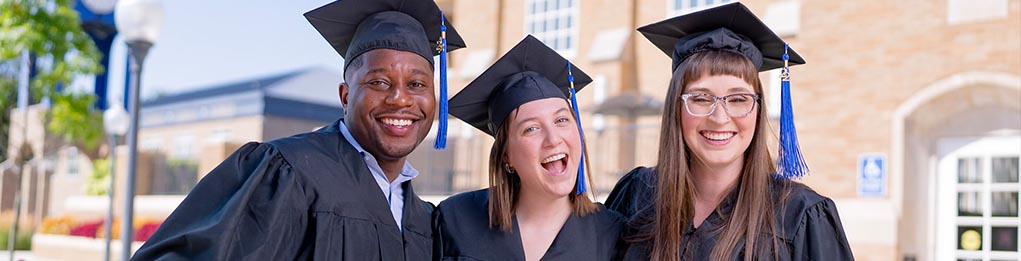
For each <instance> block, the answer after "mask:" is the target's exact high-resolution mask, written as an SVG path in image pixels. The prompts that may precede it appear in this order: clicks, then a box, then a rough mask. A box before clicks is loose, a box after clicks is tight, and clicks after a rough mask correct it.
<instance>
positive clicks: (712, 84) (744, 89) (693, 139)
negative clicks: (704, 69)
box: [679, 75, 760, 168]
mask: <svg viewBox="0 0 1021 261" xmlns="http://www.w3.org/2000/svg"><path fill="white" fill-rule="evenodd" d="M684 93H685V94H688V93H696V94H711V95H715V96H718V97H722V96H726V95H730V94H755V89H754V88H752V86H751V85H750V84H749V83H748V82H747V81H745V80H743V79H741V78H739V77H736V76H731V75H712V76H708V75H703V76H702V77H699V78H698V79H697V80H695V81H694V82H691V83H689V84H688V85H687V86H686V87H685V89H684ZM689 101H690V100H689ZM723 104H724V103H723V102H722V101H719V103H718V104H717V105H716V109H715V110H714V111H713V113H712V114H710V115H708V116H692V115H691V114H690V113H688V112H686V111H684V112H679V113H680V114H681V127H682V136H683V137H684V142H685V144H687V146H688V148H689V149H690V150H691V152H692V154H694V156H695V157H697V159H698V160H700V162H702V163H703V164H705V165H706V166H708V167H712V168H716V167H723V166H731V164H742V163H743V162H742V160H743V158H744V153H745V151H746V150H747V149H748V146H749V144H751V142H752V138H753V136H754V135H755V127H756V123H757V119H756V115H757V114H758V110H759V109H760V108H759V107H758V105H756V106H755V108H754V109H752V112H751V113H749V114H748V115H745V116H742V117H734V116H731V115H729V114H728V113H727V110H725V109H724V108H723ZM681 110H684V108H681ZM734 113H735V114H740V112H737V111H735V112H734Z"/></svg>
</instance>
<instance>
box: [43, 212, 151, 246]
mask: <svg viewBox="0 0 1021 261" xmlns="http://www.w3.org/2000/svg"><path fill="white" fill-rule="evenodd" d="M161 224H163V222H162V221H158V220H154V219H146V218H140V219H137V220H135V222H134V224H133V225H132V227H133V228H134V233H133V235H132V239H133V240H134V241H145V240H148V239H149V237H151V236H152V234H153V233H154V232H156V229H157V228H159V226H160V225H161ZM111 228H112V233H111V234H113V239H120V234H121V233H120V228H121V225H120V220H119V219H114V221H113V226H111ZM38 232H39V233H40V234H49V235H66V236H77V237H87V238H105V237H106V226H105V222H104V220H102V219H100V220H95V219H92V220H76V219H75V218H74V217H72V216H59V217H48V218H46V219H44V220H43V223H42V225H41V226H39V231H38Z"/></svg>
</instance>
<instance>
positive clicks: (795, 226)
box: [606, 167, 854, 260]
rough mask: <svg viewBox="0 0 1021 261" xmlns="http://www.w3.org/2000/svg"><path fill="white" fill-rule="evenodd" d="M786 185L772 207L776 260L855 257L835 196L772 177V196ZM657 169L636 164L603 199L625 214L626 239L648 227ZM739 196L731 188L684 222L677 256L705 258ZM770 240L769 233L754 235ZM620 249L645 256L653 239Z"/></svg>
mask: <svg viewBox="0 0 1021 261" xmlns="http://www.w3.org/2000/svg"><path fill="white" fill-rule="evenodd" d="M785 187H786V188H787V189H789V191H790V192H789V194H787V196H786V197H785V198H786V202H784V203H782V204H783V207H782V208H778V209H777V210H776V211H777V212H776V213H774V214H775V216H776V219H777V220H776V224H777V225H778V226H777V229H778V232H779V234H780V235H779V236H778V238H779V239H780V244H779V248H778V250H777V251H776V252H777V256H779V259H780V260H853V259H854V256H853V255H852V254H851V247H850V246H849V245H848V243H847V237H846V236H845V234H844V229H843V226H842V225H841V224H840V216H838V215H837V207H836V205H834V204H833V200H830V199H829V198H826V197H823V196H821V195H819V194H818V193H816V192H815V191H812V189H810V188H808V187H807V186H805V185H802V184H800V183H797V182H792V181H789V180H773V181H772V182H771V184H770V189H771V191H772V192H774V193H771V194H774V197H776V198H775V199H778V198H780V197H781V196H780V194H781V193H775V192H777V191H781V190H782V189H784V188H785ZM655 194H656V173H655V170H653V169H651V168H644V167H639V168H635V169H634V170H632V171H631V172H629V173H628V174H627V175H625V176H624V177H622V178H621V179H620V181H619V182H618V183H617V185H616V186H615V187H614V188H613V191H612V192H610V195H609V196H608V197H607V199H606V206H607V207H608V208H610V209H612V210H616V211H618V212H620V213H621V214H623V215H624V216H625V217H626V218H627V220H628V226H627V227H628V228H627V229H626V232H625V237H629V236H633V235H635V234H637V233H639V232H640V231H641V230H642V229H649V228H651V226H649V224H650V223H651V221H652V220H653V215H654V214H655V211H656V210H655ZM736 199H737V192H736V191H734V192H732V193H731V194H730V195H728V196H727V197H726V198H724V200H723V202H721V203H720V206H718V207H717V209H716V211H714V212H713V213H711V214H710V215H709V217H707V218H706V219H705V221H703V222H702V224H701V225H700V226H699V227H698V228H696V227H695V226H694V225H693V224H692V223H688V224H687V227H686V229H685V231H684V233H683V236H682V239H681V241H682V243H681V246H680V247H681V260H709V259H710V257H709V256H710V254H711V252H712V249H713V247H715V246H716V240H717V239H718V237H719V235H720V232H721V231H722V230H721V228H722V227H723V225H724V217H727V216H729V215H730V213H731V212H732V210H733V204H734V202H735V200H736ZM743 241H744V240H741V241H739V242H738V246H737V247H736V248H735V249H734V252H733V257H734V258H733V259H734V260H742V259H744V255H745V253H744V242H743ZM757 241H758V242H766V243H767V244H771V242H772V238H771V236H770V235H769V234H768V233H765V234H763V236H762V237H760V238H759V239H757ZM626 245H627V246H626V247H622V248H625V249H626V250H625V249H622V250H621V256H622V258H623V259H624V260H648V259H649V258H648V256H649V251H650V250H651V247H652V242H651V241H643V242H630V241H629V242H628V243H627V244H626ZM755 259H756V260H759V259H762V260H773V256H772V255H769V256H757V257H755Z"/></svg>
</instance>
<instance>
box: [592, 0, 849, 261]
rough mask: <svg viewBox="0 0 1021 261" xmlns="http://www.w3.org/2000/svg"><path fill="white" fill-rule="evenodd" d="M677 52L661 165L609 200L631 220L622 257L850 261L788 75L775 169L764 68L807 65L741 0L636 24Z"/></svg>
mask: <svg viewBox="0 0 1021 261" xmlns="http://www.w3.org/2000/svg"><path fill="white" fill-rule="evenodd" d="M638 31H639V32H641V33H642V34H643V35H645V36H646V37H647V38H648V39H649V40H650V41H651V42H652V43H653V44H655V45H656V46H657V47H658V48H659V49H661V50H662V51H663V52H665V53H666V54H667V55H669V56H671V57H672V59H673V65H672V68H671V69H672V71H673V76H672V78H671V83H670V86H669V89H668V91H667V98H666V102H664V104H665V107H664V111H663V119H662V125H661V127H660V128H661V129H660V130H661V133H660V147H659V158H658V162H657V165H656V166H655V168H644V167H643V168H636V169H634V170H632V171H631V172H630V173H628V174H627V175H625V176H624V177H623V178H621V180H620V181H619V182H618V183H617V186H616V187H615V188H614V189H613V191H612V192H611V193H610V195H609V197H608V198H607V200H606V202H607V203H606V205H607V206H608V207H609V208H610V209H613V210H616V211H619V212H620V213H622V214H624V215H625V216H627V217H628V220H629V223H628V226H627V227H628V229H627V232H626V233H625V234H626V235H625V236H624V237H625V241H626V242H627V243H626V245H627V246H626V247H622V249H621V253H622V256H623V259H625V260H849V259H853V258H854V257H853V256H852V255H851V249H850V247H849V246H848V243H847V238H846V236H845V234H844V229H843V227H842V226H841V224H840V217H839V216H838V215H837V208H836V206H835V204H834V203H833V201H832V200H830V199H829V198H826V197H824V196H821V195H819V194H818V193H816V192H815V191H813V190H812V189H810V188H808V187H806V186H805V185H802V184H801V183H798V182H794V181H792V180H791V179H792V178H800V177H801V176H803V175H804V174H807V171H808V169H807V166H806V165H805V164H804V162H803V158H802V156H801V155H800V150H799V149H798V147H797V136H796V134H794V128H793V126H794V125H793V124H794V123H793V115H792V114H791V112H790V108H791V107H790V100H789V97H787V96H789V94H787V93H789V90H787V88H790V87H789V83H786V81H787V80H788V79H786V78H784V79H782V81H784V82H785V83H783V84H782V86H784V90H783V92H784V93H785V95H784V96H785V99H787V100H784V101H783V103H784V104H785V105H784V106H783V107H784V110H783V111H781V116H780V118H781V123H780V125H781V126H780V137H781V138H780V144H781V149H780V150H779V151H780V153H779V156H778V159H779V164H778V166H774V163H775V161H773V157H772V156H771V155H770V152H769V144H770V143H771V142H770V141H769V140H768V138H769V135H770V134H771V133H772V131H771V128H769V126H768V120H769V118H768V116H767V115H768V114H767V113H766V110H765V108H763V107H762V105H764V104H766V102H764V101H763V91H762V83H761V82H760V80H759V72H761V71H766V70H772V69H776V68H782V69H783V73H782V74H783V75H784V76H785V77H787V76H789V74H788V72H789V71H788V70H787V69H788V64H803V63H804V60H802V59H801V57H800V56H799V55H798V54H797V53H795V52H794V50H792V49H791V50H788V48H787V47H786V44H785V43H784V42H783V40H782V39H780V38H779V37H777V36H776V34H775V33H773V32H772V31H771V30H770V29H769V28H768V27H766V25H765V24H763V23H762V22H761V21H760V20H759V19H758V18H757V17H755V15H754V14H752V13H751V11H749V10H748V8H746V7H745V6H744V5H743V4H741V3H739V2H735V3H731V4H726V5H721V6H718V7H715V8H710V9H706V10H703V11H699V12H694V13H690V14H686V15H682V16H678V17H675V18H671V19H667V20H665V21H661V22H657V23H654V24H651V25H647V26H644V27H641V28H638Z"/></svg>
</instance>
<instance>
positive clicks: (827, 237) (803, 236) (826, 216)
mask: <svg viewBox="0 0 1021 261" xmlns="http://www.w3.org/2000/svg"><path fill="white" fill-rule="evenodd" d="M799 227H800V228H799V229H798V230H797V233H796V234H795V236H794V241H793V250H794V251H793V253H792V254H793V258H792V259H793V260H854V256H853V255H852V254H851V247H850V246H849V244H848V243H847V236H846V235H845V234H844V228H843V225H841V223H840V216H839V215H838V214H837V206H836V205H835V204H834V203H833V201H832V200H830V199H825V200H823V201H821V202H819V203H818V204H816V205H815V206H812V207H809V208H808V209H806V210H805V212H804V217H803V219H802V220H801V225H800V226H799Z"/></svg>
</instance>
